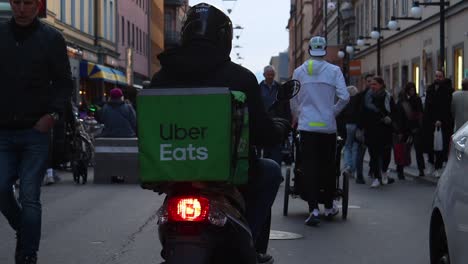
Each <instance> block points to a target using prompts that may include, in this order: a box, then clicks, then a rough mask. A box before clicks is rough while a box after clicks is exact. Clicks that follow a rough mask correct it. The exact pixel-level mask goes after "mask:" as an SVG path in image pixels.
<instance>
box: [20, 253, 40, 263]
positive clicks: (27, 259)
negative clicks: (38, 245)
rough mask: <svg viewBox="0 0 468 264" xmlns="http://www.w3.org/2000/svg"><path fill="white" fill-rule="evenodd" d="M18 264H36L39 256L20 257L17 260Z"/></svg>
mask: <svg viewBox="0 0 468 264" xmlns="http://www.w3.org/2000/svg"><path fill="white" fill-rule="evenodd" d="M15 263H16V264H36V263H37V256H36V255H32V256H18V257H17V258H16V259H15Z"/></svg>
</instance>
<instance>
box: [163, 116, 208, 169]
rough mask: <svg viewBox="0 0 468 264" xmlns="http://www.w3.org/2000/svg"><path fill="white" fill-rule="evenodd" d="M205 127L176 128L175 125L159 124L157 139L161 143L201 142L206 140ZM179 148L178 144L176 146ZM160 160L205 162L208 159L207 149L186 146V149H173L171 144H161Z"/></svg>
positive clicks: (190, 145)
mask: <svg viewBox="0 0 468 264" xmlns="http://www.w3.org/2000/svg"><path fill="white" fill-rule="evenodd" d="M207 131H208V128H207V127H189V128H184V127H178V126H177V124H168V125H167V124H160V125H159V137H160V138H161V141H169V142H174V143H175V142H176V141H186V140H198V141H200V142H203V141H204V139H205V138H206V134H207ZM177 145H178V146H180V144H177ZM159 153H160V160H161V161H171V160H180V161H182V160H206V159H208V148H207V147H205V146H198V145H193V144H188V145H187V146H186V147H175V146H173V144H161V147H160V151H159Z"/></svg>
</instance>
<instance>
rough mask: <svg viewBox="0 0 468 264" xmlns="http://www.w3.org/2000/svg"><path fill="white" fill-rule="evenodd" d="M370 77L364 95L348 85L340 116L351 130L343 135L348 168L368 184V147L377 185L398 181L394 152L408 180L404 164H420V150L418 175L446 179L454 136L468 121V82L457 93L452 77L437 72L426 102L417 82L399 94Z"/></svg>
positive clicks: (402, 175)
mask: <svg viewBox="0 0 468 264" xmlns="http://www.w3.org/2000/svg"><path fill="white" fill-rule="evenodd" d="M364 79H365V86H364V87H363V88H362V90H361V91H360V92H359V93H356V91H355V89H354V88H355V87H348V91H349V93H350V95H351V100H350V103H349V104H348V105H347V106H346V108H345V110H344V111H343V113H342V114H341V115H340V116H339V117H338V118H337V122H338V123H340V122H343V123H344V124H343V125H344V126H345V128H346V129H345V132H342V133H341V134H342V136H344V137H346V144H345V149H344V161H345V172H346V173H348V174H349V176H350V177H355V178H356V183H358V184H364V183H365V180H364V177H363V173H362V165H363V160H364V157H365V153H366V150H367V151H368V154H369V157H370V161H369V167H370V169H369V171H370V172H369V176H370V178H371V187H374V188H376V187H379V186H381V185H385V184H389V183H393V182H394V179H392V178H390V177H389V174H388V169H389V165H390V163H391V160H392V156H393V158H394V163H395V164H396V170H397V175H398V179H400V180H404V179H405V173H404V168H405V167H406V166H409V165H411V164H412V162H414V161H412V159H411V158H412V149H413V148H414V152H415V157H416V160H415V162H416V164H417V168H418V171H419V174H418V175H419V176H420V177H424V176H433V177H440V176H441V174H442V169H443V164H444V162H447V159H448V150H449V143H450V137H451V135H452V134H453V133H454V131H456V130H457V129H458V128H460V127H461V126H462V125H463V124H464V123H465V122H466V121H468V92H467V91H468V80H466V79H465V80H464V81H463V82H462V90H461V91H457V92H455V93H454V88H453V85H452V82H451V80H450V79H448V78H446V77H445V75H444V72H443V71H442V70H437V71H436V72H435V80H434V82H433V83H432V84H431V85H429V86H428V88H427V91H426V94H425V98H424V99H425V100H424V101H423V100H422V99H421V96H420V95H419V94H417V90H416V85H415V83H412V82H408V83H407V84H405V86H404V88H403V89H402V91H401V92H400V93H399V94H398V96H397V97H396V98H394V97H393V96H392V95H391V94H390V93H389V92H388V89H387V87H386V84H385V82H384V80H383V79H382V78H381V77H379V76H372V75H366V76H365V78H364ZM392 152H393V155H392ZM425 157H426V158H425Z"/></svg>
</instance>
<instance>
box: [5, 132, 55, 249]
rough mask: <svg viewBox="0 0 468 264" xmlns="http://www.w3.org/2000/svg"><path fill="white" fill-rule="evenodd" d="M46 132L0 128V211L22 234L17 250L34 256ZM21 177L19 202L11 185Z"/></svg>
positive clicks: (39, 230)
mask: <svg viewBox="0 0 468 264" xmlns="http://www.w3.org/2000/svg"><path fill="white" fill-rule="evenodd" d="M49 140H50V139H49V134H48V133H41V132H39V131H37V130H34V129H25V130H0V211H1V212H2V214H3V215H4V216H5V218H6V219H7V221H8V222H9V223H10V226H11V227H12V228H13V229H14V230H15V231H16V232H17V234H18V235H19V236H20V237H21V240H20V244H19V251H20V252H21V254H23V255H26V256H28V255H34V254H36V252H37V251H38V249H39V241H40V238H41V215H42V209H41V202H40V190H41V183H42V179H43V177H44V173H45V169H46V163H47V158H48V149H49ZM17 179H19V180H20V187H19V201H17V200H16V198H15V196H14V194H13V188H12V186H13V184H14V183H15V181H16V180H17Z"/></svg>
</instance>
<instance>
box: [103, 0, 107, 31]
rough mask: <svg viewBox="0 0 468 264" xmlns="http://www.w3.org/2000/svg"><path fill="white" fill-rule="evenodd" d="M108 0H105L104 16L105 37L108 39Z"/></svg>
mask: <svg viewBox="0 0 468 264" xmlns="http://www.w3.org/2000/svg"><path fill="white" fill-rule="evenodd" d="M107 19H108V17H107V0H104V16H103V20H104V38H105V39H107V25H108V23H107Z"/></svg>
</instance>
